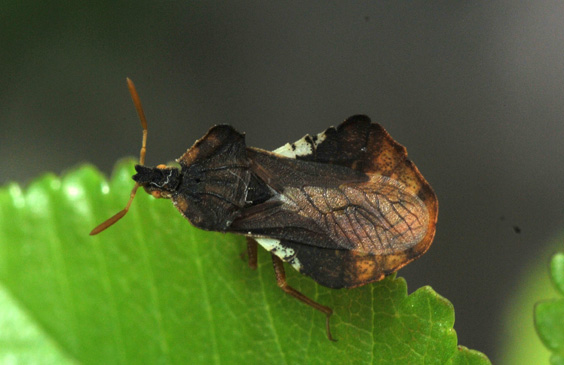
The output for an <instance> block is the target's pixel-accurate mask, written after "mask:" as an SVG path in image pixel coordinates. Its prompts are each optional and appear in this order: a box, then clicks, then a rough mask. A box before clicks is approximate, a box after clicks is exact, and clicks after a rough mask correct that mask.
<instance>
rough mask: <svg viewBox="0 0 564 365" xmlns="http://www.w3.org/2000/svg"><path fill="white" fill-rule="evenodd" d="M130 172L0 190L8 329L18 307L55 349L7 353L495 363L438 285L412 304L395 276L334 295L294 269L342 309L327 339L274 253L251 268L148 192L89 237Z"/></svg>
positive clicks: (81, 359) (12, 346) (124, 190)
mask: <svg viewBox="0 0 564 365" xmlns="http://www.w3.org/2000/svg"><path fill="white" fill-rule="evenodd" d="M132 173H133V162H132V161H130V160H127V161H123V162H121V163H120V164H118V166H117V167H116V170H115V172H114V175H113V178H112V180H111V181H110V182H109V183H108V182H107V181H106V180H105V178H104V177H103V176H102V175H101V174H100V173H99V172H98V171H97V170H96V169H94V168H93V167H90V166H82V167H80V168H78V169H76V170H73V171H71V172H69V173H68V174H66V175H65V176H64V177H63V178H59V177H56V176H53V175H46V176H44V177H42V178H40V179H39V180H37V181H35V182H34V183H32V184H31V185H30V186H29V187H28V188H27V189H26V191H22V190H21V189H20V188H19V186H18V185H15V184H12V185H9V186H7V187H4V188H2V189H0V288H5V292H6V297H7V298H13V303H12V304H11V305H6V306H4V305H2V306H1V307H0V319H2V318H5V316H6V315H7V311H9V310H13V307H16V309H17V310H18V311H20V312H21V313H26V314H27V315H26V316H24V317H25V321H21V322H17V325H18V326H21V328H26V326H27V325H30V324H31V325H32V326H33V327H34V328H36V329H37V331H38V333H40V334H41V336H42V338H43V342H44V343H46V344H47V345H46V346H45V347H44V348H45V350H42V351H43V352H46V354H44V353H43V352H37V354H36V355H33V354H32V355H28V353H27V352H26V351H25V349H23V348H21V347H18V345H17V343H16V341H7V342H6V346H4V347H5V351H6V352H10V353H11V354H13V356H16V358H19V359H24V358H25V356H37V358H36V361H33V362H35V363H49V360H48V359H50V358H51V357H48V356H47V354H48V355H49V356H53V358H54V359H55V358H57V359H58V358H61V359H64V360H65V361H67V362H74V361H76V362H77V363H84V364H100V363H105V364H111V363H121V364H125V363H192V364H197V363H202V364H209V363H215V364H220V363H250V364H254V363H268V364H288V363H313V364H316V363H319V364H321V363H327V362H329V361H330V362H333V363H377V364H405V363H425V364H444V363H448V364H489V360H488V359H487V357H485V355H483V354H481V353H479V352H477V351H470V350H468V349H466V348H464V347H458V346H457V337H456V332H455V331H454V329H453V325H454V310H453V308H452V305H451V304H450V302H449V301H447V300H446V299H444V298H442V297H441V296H440V295H438V294H437V293H435V292H434V291H433V290H432V289H431V288H430V287H423V288H420V289H418V290H416V291H415V292H414V293H412V294H410V295H408V294H407V285H406V283H405V281H404V280H403V279H402V278H396V277H395V276H391V277H388V278H386V279H385V280H383V281H382V282H379V283H375V284H371V285H366V286H364V287H361V288H357V289H352V290H346V289H343V290H332V289H328V288H325V287H321V286H319V285H317V284H316V283H314V282H313V281H312V280H311V279H309V278H307V277H304V276H301V275H300V274H299V273H297V272H295V271H294V270H293V269H291V267H289V266H287V269H286V271H287V276H288V282H289V284H290V285H292V286H293V287H295V288H296V289H298V290H300V291H302V292H303V293H304V294H306V295H307V296H309V297H311V298H313V299H314V300H316V301H318V302H320V303H322V304H324V305H328V306H330V307H331V308H333V310H334V315H333V317H332V319H331V326H332V331H333V335H334V336H335V337H336V338H337V339H338V342H330V341H328V340H327V338H326V335H325V326H324V323H325V318H324V315H323V314H321V313H319V312H317V311H315V310H313V309H311V308H309V307H307V306H305V305H304V304H302V303H301V302H299V301H297V300H295V299H294V298H291V297H290V296H288V295H286V294H284V293H283V292H282V291H281V290H280V289H279V288H278V287H277V285H276V281H275V278H274V273H273V269H272V264H271V260H270V257H269V253H267V252H265V251H264V250H261V249H259V267H258V269H257V270H256V271H253V270H251V269H249V267H248V266H247V263H246V261H245V258H244V257H243V255H242V253H244V252H245V247H246V246H245V240H244V238H242V237H238V236H234V235H226V234H221V233H213V232H205V231H201V230H198V229H195V228H193V227H192V226H191V225H190V224H189V223H188V222H187V221H186V220H185V219H184V218H183V217H182V216H181V215H180V214H179V213H178V212H177V211H176V210H175V209H174V207H173V206H172V204H170V202H169V201H166V200H156V199H153V198H152V197H150V196H148V195H147V194H144V192H142V191H140V192H139V194H138V196H137V198H136V199H135V201H134V202H133V205H132V207H131V210H130V212H129V214H127V215H126V216H125V217H124V218H123V219H122V220H121V221H120V222H118V223H117V224H116V225H115V226H112V227H111V228H109V229H108V230H107V231H104V232H102V233H101V234H99V235H98V236H95V237H90V236H89V235H88V233H89V232H90V230H91V229H92V228H93V227H94V226H96V225H97V224H98V223H100V222H101V221H103V220H104V219H106V218H108V217H110V216H111V215H113V214H114V213H115V212H117V211H119V210H120V209H122V208H123V206H124V205H125V203H126V201H127V199H128V196H129V191H130V190H131V188H132V185H133V183H132V180H131V175H132ZM0 294H2V292H1V291H0ZM1 300H2V295H0V301H1ZM466 320H468V319H466ZM26 321H27V322H26ZM26 323H27V324H26ZM0 338H2V337H0ZM1 355H2V353H0V356H1ZM54 356H58V357H54ZM22 361H23V360H22Z"/></svg>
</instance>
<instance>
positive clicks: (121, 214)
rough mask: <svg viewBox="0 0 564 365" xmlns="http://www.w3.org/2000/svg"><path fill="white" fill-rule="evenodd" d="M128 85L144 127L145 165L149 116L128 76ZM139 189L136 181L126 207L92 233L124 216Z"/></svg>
mask: <svg viewBox="0 0 564 365" xmlns="http://www.w3.org/2000/svg"><path fill="white" fill-rule="evenodd" d="M127 87H128V88H129V93H130V94H131V99H132V100H133V104H134V105H135V109H136V110H137V114H138V115H139V120H140V121H141V127H142V128H143V141H142V142H141V151H139V165H145V153H146V152H147V118H145V113H144V112H143V107H142V106H141V100H140V99H139V95H138V94H137V90H135V85H134V84H133V81H131V79H130V78H129V77H128V78H127ZM137 189H139V183H135V186H134V187H133V189H132V190H131V193H130V194H129V201H128V202H127V204H126V205H125V208H123V209H122V210H120V211H119V212H118V213H116V214H115V215H114V216H112V217H111V218H109V219H107V220H105V221H104V222H102V223H101V224H100V225H98V226H97V227H96V228H94V229H93V230H92V231H91V232H90V235H91V236H94V235H96V234H98V233H100V232H102V231H104V230H105V229H106V228H108V227H110V226H111V225H113V224H114V223H116V222H117V221H119V220H120V219H121V218H123V216H124V215H125V214H126V213H127V212H128V211H129V207H130V206H131V202H133V198H135V194H136V193H137Z"/></svg>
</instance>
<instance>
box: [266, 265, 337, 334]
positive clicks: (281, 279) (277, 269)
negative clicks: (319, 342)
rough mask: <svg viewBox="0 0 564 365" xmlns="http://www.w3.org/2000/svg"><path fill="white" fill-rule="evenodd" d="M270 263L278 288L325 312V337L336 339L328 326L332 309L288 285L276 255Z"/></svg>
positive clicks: (282, 266)
mask: <svg viewBox="0 0 564 365" xmlns="http://www.w3.org/2000/svg"><path fill="white" fill-rule="evenodd" d="M272 263H273V264H274V274H275V275H276V283H277V284H278V286H279V287H280V289H282V290H284V291H285V292H286V293H288V294H290V295H291V296H293V297H294V298H296V299H298V300H299V301H301V302H303V303H305V304H307V305H309V306H310V307H312V308H315V309H317V310H318V311H320V312H322V313H325V315H326V316H327V319H326V321H325V327H326V330H327V338H328V339H329V340H331V341H336V340H335V339H333V336H331V328H330V326H329V319H330V318H331V315H332V314H333V310H332V309H331V308H329V307H326V306H324V305H321V304H319V303H317V302H315V301H313V300H311V299H309V298H308V297H306V296H305V295H303V294H302V293H300V292H299V291H297V290H296V289H294V288H292V287H291V286H289V285H288V283H287V282H286V272H285V271H284V263H283V262H282V260H281V259H280V258H279V257H278V256H276V255H272Z"/></svg>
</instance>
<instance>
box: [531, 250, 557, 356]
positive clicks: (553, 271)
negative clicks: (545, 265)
mask: <svg viewBox="0 0 564 365" xmlns="http://www.w3.org/2000/svg"><path fill="white" fill-rule="evenodd" d="M550 278H551V280H552V283H553V284H554V286H555V287H556V289H557V290H558V292H559V294H560V297H559V298H554V299H548V300H544V301H542V302H539V303H537V305H536V307H535V327H536V329H537V333H538V334H539V337H540V339H541V341H542V342H543V343H544V345H545V346H546V347H547V348H548V349H549V350H550V351H551V352H552V356H551V357H550V362H551V363H552V364H564V297H562V295H563V294H564V253H557V254H555V255H554V256H552V259H551V261H550Z"/></svg>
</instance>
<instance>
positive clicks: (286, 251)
mask: <svg viewBox="0 0 564 365" xmlns="http://www.w3.org/2000/svg"><path fill="white" fill-rule="evenodd" d="M253 239H254V240H255V241H257V242H258V243H259V245H261V246H262V247H264V248H265V249H266V250H268V251H270V252H271V253H273V254H274V255H276V256H278V257H279V258H280V259H281V260H282V261H284V262H287V263H289V264H290V265H292V266H293V267H294V269H296V270H298V271H300V270H301V267H302V264H301V263H300V260H298V258H297V257H296V251H294V249H292V248H290V247H284V246H282V243H281V242H280V240H277V239H274V238H256V237H253Z"/></svg>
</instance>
